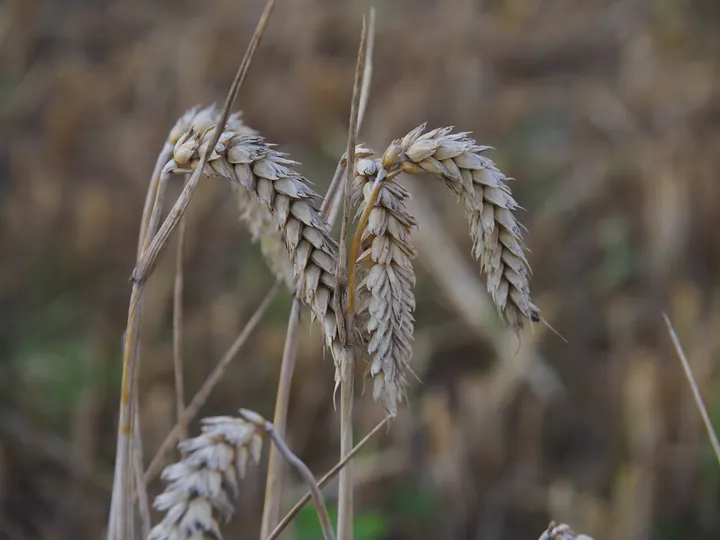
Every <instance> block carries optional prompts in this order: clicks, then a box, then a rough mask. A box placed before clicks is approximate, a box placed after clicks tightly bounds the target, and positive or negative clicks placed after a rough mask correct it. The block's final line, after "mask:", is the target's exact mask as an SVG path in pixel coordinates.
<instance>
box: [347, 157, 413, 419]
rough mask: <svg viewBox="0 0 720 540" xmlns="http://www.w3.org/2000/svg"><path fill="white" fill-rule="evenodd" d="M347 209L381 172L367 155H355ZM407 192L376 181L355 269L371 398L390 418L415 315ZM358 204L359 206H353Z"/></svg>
mask: <svg viewBox="0 0 720 540" xmlns="http://www.w3.org/2000/svg"><path fill="white" fill-rule="evenodd" d="M356 153H357V155H358V156H361V159H358V160H357V161H356V172H355V180H354V183H353V204H354V205H359V213H362V211H363V210H364V207H365V206H366V205H367V204H368V203H369V201H370V199H371V193H372V191H373V185H374V183H375V180H376V178H377V174H378V172H379V171H380V169H381V168H382V165H381V163H380V160H372V159H367V157H366V156H368V155H369V152H368V151H367V150H365V149H364V148H362V147H358V149H357V150H356ZM409 196H410V193H409V192H408V191H407V190H406V189H405V188H404V187H403V186H401V185H400V184H398V183H397V182H396V180H395V179H385V180H383V181H382V184H381V188H380V191H379V193H378V196H377V199H376V201H375V206H374V207H373V209H372V210H371V211H370V215H369V217H368V222H367V226H366V228H365V229H364V230H363V232H362V242H361V245H360V248H361V249H360V254H359V256H358V260H357V264H358V267H359V269H360V270H362V271H363V273H364V278H363V280H362V281H361V282H360V284H359V285H358V294H359V295H360V299H361V304H360V307H359V310H358V311H359V313H358V315H359V319H360V321H361V324H362V331H363V333H364V334H367V339H368V345H367V352H368V354H370V355H371V356H372V363H371V366H370V374H371V375H372V377H373V380H374V382H373V397H374V398H375V399H376V400H377V401H380V402H381V403H382V404H383V406H384V407H385V409H386V410H387V411H388V412H389V413H390V414H392V415H393V416H394V415H395V414H396V413H397V404H398V403H399V402H400V401H401V400H402V397H403V394H404V388H405V384H406V373H407V371H408V370H409V369H410V368H409V364H410V357H411V356H412V349H411V346H410V342H411V341H412V339H413V320H414V319H413V315H412V313H413V311H414V310H415V295H414V294H413V288H414V287H415V273H414V272H413V267H412V259H414V258H415V255H416V252H415V248H414V247H413V246H412V243H411V241H410V234H411V231H412V229H413V228H414V227H415V226H416V223H415V218H413V217H412V216H411V215H410V214H409V213H408V211H407V209H406V208H405V202H404V201H405V199H407V198H408V197H409ZM361 201H363V204H359V203H360V202H361Z"/></svg>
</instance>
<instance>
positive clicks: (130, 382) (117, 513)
mask: <svg viewBox="0 0 720 540" xmlns="http://www.w3.org/2000/svg"><path fill="white" fill-rule="evenodd" d="M274 6H275V0H267V2H266V4H265V9H264V11H263V14H262V16H261V17H260V21H259V22H258V24H257V26H256V28H255V32H254V34H253V37H252V39H251V41H250V44H249V46H248V49H247V51H246V52H245V56H244V57H243V60H242V62H241V63H240V66H239V68H238V71H237V73H236V75H235V78H234V79H233V82H232V85H231V86H230V90H229V91H228V95H227V97H226V99H225V104H224V105H223V110H222V112H221V114H220V119H219V120H218V123H217V125H218V129H217V130H216V133H215V134H214V135H213V136H212V141H211V143H210V144H209V146H210V147H214V146H215V143H216V142H217V141H218V139H219V137H220V132H221V131H222V130H223V129H224V127H225V124H226V122H227V120H228V117H229V115H230V108H231V107H232V103H233V101H234V100H235V96H236V95H237V92H238V90H239V89H240V86H242V83H243V81H244V80H245V76H246V75H247V72H248V69H249V67H250V64H251V63H252V58H253V56H254V54H255V51H256V50H257V48H258V46H259V44H260V41H261V39H262V35H263V33H264V31H265V27H266V26H267V22H268V20H269V18H270V15H271V13H272V10H273V8H274ZM207 158H208V154H207V153H205V154H204V155H203V156H202V158H201V160H200V166H199V169H201V170H202V168H203V167H204V165H205V163H206V162H207ZM199 180H200V171H198V174H193V175H192V176H191V177H190V180H189V181H188V182H187V184H186V185H185V188H184V189H183V191H182V193H181V194H180V196H179V197H178V200H177V201H176V202H175V205H174V206H173V208H172V210H171V211H170V214H169V215H168V217H167V218H166V220H165V222H164V223H163V224H162V226H161V227H160V228H159V229H158V232H157V233H156V234H155V235H154V236H153V237H152V240H151V241H150V235H149V234H146V235H145V238H144V239H143V243H144V245H147V248H146V249H143V250H142V256H141V257H139V258H138V261H137V265H136V267H135V270H134V271H133V287H132V291H131V293H130V302H129V308H128V322H127V327H126V331H125V347H124V353H123V369H122V382H121V389H120V419H119V422H118V436H117V439H118V444H117V453H116V456H115V460H116V464H115V478H114V480H113V497H112V498H113V501H112V503H111V508H110V517H109V520H108V522H109V523H108V531H107V535H108V539H109V540H113V539H117V540H125V539H126V538H127V533H128V531H129V530H130V522H131V521H132V519H133V494H132V488H133V471H132V464H133V445H132V444H131V437H132V434H133V432H134V425H133V422H134V411H133V402H134V396H135V393H136V392H137V379H138V373H139V369H138V363H139V361H138V359H137V358H136V357H135V350H136V346H137V344H138V342H139V338H140V318H141V315H142V302H143V297H144V283H145V281H146V280H147V278H148V276H149V275H150V274H151V273H152V270H153V268H154V266H155V262H156V260H157V257H158V256H159V254H160V252H161V251H162V250H163V249H164V247H165V246H166V244H167V242H168V239H169V238H170V235H171V234H172V233H173V231H174V230H175V228H176V227H177V225H178V223H179V221H180V220H181V219H182V217H183V214H184V212H185V210H186V209H187V206H188V204H189V203H190V199H191V197H192V194H193V191H194V190H195V188H196V187H197V184H198V182H199ZM151 185H152V182H151ZM150 197H153V196H152V195H148V198H150ZM154 208H159V205H158V201H157V198H156V200H155V202H154ZM151 220H152V218H151ZM142 225H143V224H142V223H141V229H142ZM149 227H150V225H149V224H148V228H149Z"/></svg>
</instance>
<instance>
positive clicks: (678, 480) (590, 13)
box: [0, 0, 720, 540]
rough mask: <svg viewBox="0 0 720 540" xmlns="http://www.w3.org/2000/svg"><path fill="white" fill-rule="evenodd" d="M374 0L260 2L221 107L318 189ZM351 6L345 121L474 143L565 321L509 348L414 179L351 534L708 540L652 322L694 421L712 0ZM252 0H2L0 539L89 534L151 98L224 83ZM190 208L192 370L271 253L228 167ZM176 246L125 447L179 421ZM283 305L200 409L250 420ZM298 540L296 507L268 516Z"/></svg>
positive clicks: (700, 345) (178, 107)
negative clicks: (404, 364) (228, 105)
mask: <svg viewBox="0 0 720 540" xmlns="http://www.w3.org/2000/svg"><path fill="white" fill-rule="evenodd" d="M370 5H371V3H370V2H367V1H361V0H354V1H345V2H337V1H332V0H292V1H290V0H280V1H279V2H278V6H277V8H276V11H275V14H274V15H273V18H272V19H271V22H270V25H269V29H268V32H267V34H266V36H265V39H264V42H263V45H262V47H261V48H260V50H259V53H258V55H257V57H256V60H255V63H254V65H253V67H252V69H251V71H250V74H249V77H248V80H247V82H246V84H245V86H244V88H243V89H242V91H241V93H240V96H239V99H238V101H237V107H238V108H240V109H242V110H243V112H244V118H245V120H246V121H247V123H248V124H249V125H251V126H252V127H254V128H256V129H258V130H259V131H260V132H261V133H262V134H263V135H265V136H266V137H267V138H268V139H269V140H270V141H272V142H275V143H277V144H278V145H279V146H280V148H281V149H283V150H286V151H288V152H290V153H291V154H292V155H293V157H295V158H296V159H297V160H298V161H300V162H302V163H303V165H302V168H301V170H302V171H303V173H304V174H305V175H306V176H307V177H308V178H309V179H311V180H313V181H314V182H315V183H316V184H317V186H316V187H317V189H318V191H320V192H323V191H324V188H325V186H326V185H327V184H328V182H329V179H330V178H331V177H332V173H333V170H334V168H335V163H336V161H337V158H338V157H339V156H340V155H341V154H342V152H343V150H344V146H345V136H346V130H347V127H346V123H347V117H348V113H349V103H350V94H351V86H352V80H353V70H354V65H355V54H356V51H357V44H358V39H359V35H360V26H361V17H362V15H363V13H364V12H366V11H367V9H368V7H369V6H370ZM374 5H375V6H376V8H377V39H376V45H375V57H374V65H375V73H374V80H373V85H372V93H371V98H370V104H369V111H368V114H367V118H366V122H365V126H364V127H363V133H362V135H361V140H363V141H364V142H366V143H367V145H368V146H369V147H371V148H375V149H378V150H382V149H383V148H385V146H386V145H387V144H388V143H389V142H390V141H391V140H392V139H393V138H395V137H398V136H401V135H403V134H404V133H406V132H407V131H408V130H409V129H411V128H413V127H415V126H416V125H418V124H420V123H421V122H424V121H426V120H427V121H428V122H429V126H430V127H437V126H443V125H455V126H457V128H458V129H461V130H472V131H473V132H474V133H475V136H476V137H477V139H478V142H479V143H481V144H488V145H491V146H493V147H495V148H496V150H495V151H494V152H493V154H492V156H493V158H494V159H496V161H497V162H498V166H499V167H500V168H501V170H503V171H504V172H505V173H506V174H508V175H509V176H512V177H514V178H516V179H517V180H516V181H514V182H513V183H512V188H513V191H514V193H515V194H516V195H517V199H518V201H519V202H520V204H522V205H523V207H525V208H526V209H527V211H526V212H522V213H521V215H520V219H521V221H522V222H523V223H524V225H526V226H527V228H528V231H529V232H528V233H527V234H526V241H527V244H528V246H529V248H530V249H531V251H532V252H531V253H530V263H531V265H532V267H533V270H534V278H533V294H534V299H535V303H536V304H537V305H538V306H539V307H540V308H541V309H542V311H543V314H544V316H545V317H546V318H547V319H548V320H549V321H550V322H551V324H552V325H553V326H554V327H555V328H557V329H558V330H559V331H560V332H561V333H562V334H563V335H564V336H565V337H567V338H568V340H569V344H564V343H563V342H562V341H561V340H560V339H558V338H557V337H556V336H554V335H553V334H552V333H551V332H549V331H548V330H547V329H546V328H544V327H540V326H536V328H535V329H534V330H535V331H534V334H533V332H532V331H530V330H529V329H528V330H526V331H525V332H524V333H523V336H522V342H521V345H520V346H519V345H518V341H517V340H516V339H515V338H514V336H513V335H512V334H508V332H507V331H506V330H505V329H504V328H503V327H502V326H501V325H500V324H499V323H498V322H497V320H496V317H495V315H494V311H493V309H492V308H491V307H489V305H488V301H487V298H486V296H485V293H484V283H483V282H482V281H481V279H480V278H479V276H478V268H479V267H478V265H477V264H476V263H474V262H473V261H472V260H471V258H470V256H469V240H468V239H467V233H466V223H465V220H464V217H463V215H462V212H461V211H460V207H459V206H457V205H456V203H455V200H454V199H453V198H452V197H451V196H449V195H448V194H447V193H445V191H444V190H442V189H439V188H437V186H435V182H433V181H432V180H431V179H429V178H425V177H417V178H414V179H413V180H412V182H411V184H410V186H411V189H412V191H413V192H414V193H415V195H416V201H417V204H418V205H419V207H420V208H421V214H422V215H423V216H424V217H423V219H420V231H419V232H418V234H417V242H418V247H419V249H420V251H421V256H420V257H419V259H418V261H417V266H416V268H417V273H418V287H417V292H416V293H417V297H418V306H419V307H418V311H417V314H416V315H417V317H416V318H417V325H416V342H415V345H414V358H413V363H414V364H413V365H414V368H415V371H416V372H417V373H418V376H419V377H420V379H421V380H422V383H414V384H412V386H411V390H410V395H409V403H408V404H406V405H405V406H403V408H402V410H401V411H400V414H399V418H398V419H397V420H396V421H395V422H394V424H393V425H392V427H391V429H390V430H388V431H387V432H382V433H381V435H379V436H378V437H377V438H376V439H374V440H373V441H372V442H371V444H370V445H369V448H368V449H367V450H365V451H363V453H362V454H361V457H360V458H359V460H358V461H357V466H356V474H357V475H358V479H359V480H358V481H359V485H360V487H359V490H358V493H357V496H356V500H357V507H358V513H359V516H358V520H357V523H356V531H357V532H356V537H357V538H358V540H391V539H392V540H410V539H417V540H425V539H436V538H448V539H482V540H515V539H517V540H520V539H531V538H537V537H538V536H539V534H540V532H541V531H542V530H543V529H544V527H545V526H546V524H547V522H548V521H549V520H550V518H552V519H555V520H558V521H563V522H568V523H571V524H572V526H573V528H575V529H576V530H578V531H583V532H585V533H587V534H591V535H593V536H594V537H595V538H596V540H597V539H615V540H626V539H627V540H630V539H632V540H643V539H648V540H649V539H657V540H679V539H684V538H693V539H696V540H703V539H711V538H718V537H720V468H719V467H718V464H717V463H716V462H715V461H714V457H713V456H712V453H711V451H710V447H709V444H708V443H707V441H706V437H705V433H704V431H703V427H702V424H701V421H700V418H699V416H698V414H697V411H696V410H695V407H694V404H693V401H692V396H691V394H690V392H689V389H688V387H687V383H686V381H685V379H684V378H683V375H682V371H681V368H680V365H679V363H678V361H677V358H676V356H675V354H674V352H673V349H672V345H671V342H670V340H669V338H668V336H667V333H666V330H665V328H664V325H663V321H662V317H661V312H662V311H663V310H664V311H666V312H667V313H668V314H669V316H670V317H671V318H672V319H673V321H674V323H675V325H676V328H677V330H678V333H679V335H680V338H681V340H682V341H683V343H684V345H685V348H686V351H687V353H688V356H689V359H690V362H691V364H692V366H693V369H694V370H695V373H696V375H697V377H698V380H699V383H700V386H701V391H702V393H703V395H704V397H705V399H706V400H707V403H708V407H709V409H710V414H711V417H712V419H713V421H714V422H715V424H716V425H718V426H720V399H719V398H720V376H719V374H718V369H717V365H718V358H719V356H718V353H719V350H720V294H719V293H720V289H719V285H720V233H718V231H720V211H719V210H718V205H720V181H719V179H718V171H720V129H718V128H719V127H720V92H719V90H720V71H719V70H718V68H720V61H719V60H718V59H719V58H720V3H718V2H716V1H715V0H655V1H653V0H616V1H611V0H504V1H500V0H446V1H440V0H393V1H386V2H382V1H380V0H378V1H377V2H375V3H374ZM261 9H262V3H261V2H260V1H258V0H206V1H205V2H190V1H187V0H179V1H170V0H152V1H146V0H114V1H113V0H95V1H89V0H46V1H44V2H43V1H41V0H5V2H4V3H3V4H2V5H0V117H1V118H2V121H1V122H0V538H2V539H5V538H7V539H12V540H25V539H35V538H37V539H71V538H97V537H99V536H100V535H101V534H102V531H103V527H104V525H105V520H106V517H107V507H108V502H109V496H110V483H111V479H112V463H113V454H114V450H115V433H116V422H117V402H118V393H119V377H120V372H121V366H120V345H121V333H122V331H123V330H124V326H125V321H126V316H127V301H128V298H129V292H130V286H129V283H128V278H129V276H130V273H131V270H132V266H133V260H134V256H135V244H136V240H137V232H138V223H139V219H140V214H141V211H142V204H143V200H144V195H145V189H146V186H147V182H148V179H149V175H150V172H151V170H152V166H153V164H154V161H155V156H156V154H157V152H158V151H159V150H160V148H161V145H162V141H163V140H164V138H165V136H166V134H167V131H168V130H169V128H170V127H171V126H172V124H173V123H174V121H175V119H176V117H178V116H179V115H180V114H181V113H182V112H183V111H184V110H186V109H187V108H189V107H191V106H193V105H195V104H198V103H204V104H208V103H211V102H213V101H222V100H223V99H224V96H225V92H226V90H227V87H228V86H229V83H230V81H231V79H232V76H233V73H234V71H235V69H236V66H237V63H238V62H239V60H240V58H241V56H242V54H243V51H244V49H245V46H246V44H247V42H248V40H249V37H250V34H251V32H252V30H253V28H254V25H255V23H256V21H257V19H258V17H259V14H260V11H261ZM179 182H181V180H180V179H178V183H179ZM171 192H172V194H174V195H176V194H177V193H178V192H179V184H178V185H176V186H173V187H172V189H171ZM188 219H189V221H188V224H189V227H188V245H187V248H186V250H187V264H186V280H187V288H186V294H185V298H186V331H185V358H186V380H187V388H186V391H187V393H188V394H189V395H192V394H193V393H194V392H195V391H196V390H197V388H198V387H199V386H200V384H201V382H202V380H203V379H204V377H205V376H206V375H207V373H208V372H209V371H210V370H211V368H212V366H213V365H214V363H215V362H216V361H217V359H218V358H219V357H220V355H221V354H222V353H223V352H224V350H225V349H226V348H227V346H228V345H229V344H230V343H231V342H232V340H233V339H234V337H235V335H236V334H237V332H238V331H239V330H240V329H241V328H242V326H243V325H244V323H245V321H246V320H247V319H248V318H249V316H250V315H251V314H252V312H253V311H254V309H255V308H256V307H257V305H258V304H259V302H260V301H261V299H262V297H263V296H264V294H265V292H266V291H267V290H268V289H269V288H270V287H271V285H272V277H271V276H270V274H269V272H268V271H267V270H266V268H265V266H264V263H263V261H262V259H261V256H260V254H259V250H258V249H257V247H256V246H254V245H252V244H250V241H249V235H248V233H247V232H246V231H245V230H244V229H243V227H242V226H241V224H240V223H239V222H238V217H237V208H236V204H235V201H234V199H233V197H232V191H231V190H230V187H229V186H228V185H227V184H226V183H225V182H222V181H219V180H216V179H208V180H207V181H203V182H202V183H201V188H200V190H199V195H198V196H197V197H196V198H195V199H194V200H193V203H192V205H191V208H190V213H189V216H188ZM173 249H174V248H173ZM173 264H174V257H173V256H172V253H168V254H167V255H166V256H165V257H164V258H163V260H162V262H161V264H160V266H159V267H158V270H157V272H156V274H155V275H154V276H153V278H152V280H151V282H150V286H149V297H148V298H147V300H146V303H145V315H144V321H143V322H144V325H143V340H142V357H143V368H142V374H141V392H142V394H141V395H142V398H141V409H142V416H143V422H142V430H143V437H144V442H145V454H146V459H148V458H149V457H150V456H152V454H153V453H154V451H155V449H156V448H157V446H158V445H159V443H160V442H161V441H162V439H163V438H164V436H165V434H166V433H167V432H168V430H169V429H170V428H171V426H172V425H173V422H174V394H173V392H174V390H173V373H172V360H171V358H172V335H171V309H172V276H173V272H174V268H173ZM289 305H290V301H289V297H288V294H287V293H283V294H282V295H281V298H278V299H277V300H276V301H275V302H274V303H273V306H272V308H271V310H270V312H269V314H268V316H267V317H266V318H265V320H264V322H263V324H262V325H261V328H260V329H259V331H257V332H256V333H255V334H254V335H253V337H252V339H251V340H250V342H249V344H248V346H247V347H245V348H244V349H243V350H242V352H241V354H240V356H239V358H238V359H237V360H236V361H235V362H234V363H233V364H232V366H231V368H230V369H229V371H228V373H227V375H226V377H225V379H224V381H223V382H222V383H221V385H220V386H219V388H218V389H217V390H216V391H215V392H214V393H213V395H212V396H211V398H210V400H209V402H208V404H207V405H206V406H205V408H204V409H203V412H202V415H203V416H207V415H212V414H232V413H233V412H234V411H235V410H236V409H238V408H239V407H248V408H251V409H254V410H257V411H258V412H260V413H262V414H264V415H265V416H268V417H271V416H272V406H273V402H274V391H275V384H276V379H277V374H278V370H279V364H280V358H281V354H282V345H283V340H284V333H285V323H286V320H287V313H288V310H289ZM305 319H306V320H305V321H304V325H305V326H306V327H307V331H306V332H304V333H303V337H302V341H301V345H300V356H299V365H298V368H297V371H296V378H295V381H294V390H293V395H292V405H291V410H290V428H289V434H288V442H289V444H290V446H291V447H292V448H293V449H294V450H295V451H296V452H297V453H298V454H299V455H300V456H301V457H302V458H303V459H305V460H306V462H307V463H308V465H309V466H310V467H311V468H312V469H313V471H315V472H316V473H317V474H321V473H323V472H324V471H325V470H327V469H329V468H330V467H331V466H332V465H333V464H334V463H335V461H336V458H337V454H338V448H337V442H336V441H337V440H338V435H337V431H338V426H337V415H336V413H335V412H334V411H333V408H332V406H331V403H332V389H333V369H332V363H331V360H330V359H329V358H323V352H322V347H321V339H320V332H319V329H318V328H312V327H311V326H310V324H309V320H307V319H309V317H308V316H307V313H306V316H305ZM356 411H357V418H356V425H357V437H360V436H361V435H362V434H364V433H365V432H367V431H368V430H369V429H370V428H371V427H372V426H374V425H375V424H376V423H377V422H378V421H379V420H380V419H381V418H382V415H383V413H382V411H381V409H380V407H379V406H378V405H376V404H375V403H374V402H373V401H372V398H371V396H370V395H369V392H368V393H366V395H365V396H363V397H361V398H360V399H359V401H358V402H357V404H356ZM196 429H197V425H196V424H193V426H191V431H193V432H195V431H196ZM263 478H264V468H263V467H261V468H259V469H258V471H257V472H255V473H252V474H250V475H249V478H248V479H247V481H246V482H245V483H244V484H243V489H242V494H241V496H240V500H239V501H238V508H239V511H238V514H237V515H236V517H235V518H234V520H233V522H232V523H231V524H230V525H229V526H228V528H227V529H226V530H227V536H226V537H227V538H253V537H257V531H258V526H259V520H260V515H261V505H262V493H263ZM293 479H294V477H293ZM160 487H161V486H160V484H159V483H155V484H153V485H152V486H151V493H152V494H154V493H157V492H158V490H159V489H160ZM301 491H302V486H301V485H300V484H299V483H298V485H297V488H296V489H293V490H290V492H288V504H290V503H292V502H294V500H295V499H296V497H297V495H298V494H299V493H300V492H301ZM328 493H329V494H330V495H329V497H330V499H332V496H331V493H332V491H331V490H329V491H328ZM317 537H318V530H317V529H316V519H315V517H314V516H313V515H312V514H310V513H308V514H304V515H302V516H301V517H300V519H299V520H298V521H297V523H296V524H295V526H294V528H293V530H292V531H291V532H290V533H288V534H287V538H295V539H297V540H309V539H311V538H317Z"/></svg>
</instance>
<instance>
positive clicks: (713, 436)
mask: <svg viewBox="0 0 720 540" xmlns="http://www.w3.org/2000/svg"><path fill="white" fill-rule="evenodd" d="M663 318H664V319H665V324H666V325H667V328H668V333H669V334H670V339H672V342H673V345H675V351H676V352H677V355H678V358H679V359H680V363H681V364H682V367H683V370H684V371H685V377H686V378H687V380H688V383H689V384H690V389H691V390H692V393H693V398H695V404H696V405H697V408H698V411H700V416H701V417H702V419H703V422H704V423H705V429H706V430H707V434H708V438H709V439H710V445H711V446H712V449H713V452H715V457H716V458H717V460H718V463H720V442H718V437H717V433H715V428H713V425H712V422H711V421H710V415H708V412H707V409H706V408H705V404H704V403H703V399H702V396H701V395H700V389H699V388H698V385H697V382H696V381H695V377H694V376H693V373H692V369H690V362H688V359H687V357H686V356H685V352H684V351H683V348H682V345H681V344H680V339H679V338H678V336H677V334H676V333H675V329H674V328H673V325H672V323H671V322H670V318H669V317H668V316H667V315H666V314H665V313H663Z"/></svg>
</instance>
